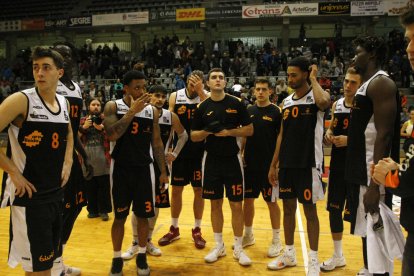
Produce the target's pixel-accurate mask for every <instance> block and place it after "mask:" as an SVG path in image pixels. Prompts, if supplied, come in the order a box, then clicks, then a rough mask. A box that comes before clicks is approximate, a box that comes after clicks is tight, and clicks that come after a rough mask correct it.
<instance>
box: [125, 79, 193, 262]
mask: <svg viewBox="0 0 414 276" xmlns="http://www.w3.org/2000/svg"><path fill="white" fill-rule="evenodd" d="M149 93H150V94H151V105H152V106H154V107H155V108H157V110H158V113H159V115H160V117H159V120H158V124H159V125H160V131H161V139H162V143H163V145H164V148H165V150H164V152H165V159H166V161H167V163H168V165H169V166H171V163H172V162H173V161H174V160H175V158H176V156H178V154H179V153H180V151H181V149H182V148H183V147H184V145H185V143H186V142H187V140H188V134H187V132H186V131H185V129H184V127H183V126H182V125H181V123H180V119H179V118H178V116H177V114H175V113H173V112H171V111H169V110H167V109H164V108H163V106H164V104H165V102H166V101H167V89H165V87H164V86H162V85H153V86H151V88H150V90H149ZM172 131H174V132H175V133H177V136H178V141H177V143H176V146H175V148H174V150H173V151H169V147H170V141H171V139H170V138H171V134H172ZM154 166H155V171H156V173H158V174H159V169H158V167H157V164H156V163H155V164H154ZM168 207H170V199H169V195H168V189H165V190H164V191H162V190H161V189H160V188H159V183H156V185H155V216H154V217H152V218H149V219H148V220H149V233H148V243H147V253H148V254H150V255H153V256H160V255H161V254H162V252H161V249H159V248H157V247H155V246H154V244H153V243H152V242H151V240H152V233H153V231H154V227H155V223H156V222H157V217H158V213H159V208H168ZM131 223H132V234H133V240H132V245H131V246H130V248H128V250H127V251H126V252H125V253H123V254H122V258H123V259H124V260H129V259H131V258H132V257H133V256H134V255H135V254H137V253H138V233H137V220H136V217H135V215H134V216H132V217H131Z"/></svg>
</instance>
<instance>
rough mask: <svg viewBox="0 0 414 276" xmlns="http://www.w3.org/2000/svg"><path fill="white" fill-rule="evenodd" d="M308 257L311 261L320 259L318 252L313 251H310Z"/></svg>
mask: <svg viewBox="0 0 414 276" xmlns="http://www.w3.org/2000/svg"><path fill="white" fill-rule="evenodd" d="M308 256H309V259H310V258H315V259H318V251H313V250H312V249H311V250H309V254H308Z"/></svg>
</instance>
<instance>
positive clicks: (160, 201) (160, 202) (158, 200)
mask: <svg viewBox="0 0 414 276" xmlns="http://www.w3.org/2000/svg"><path fill="white" fill-rule="evenodd" d="M154 170H155V207H156V208H169V207H170V196H169V193H168V189H166V190H164V191H163V192H162V191H161V187H160V174H161V172H160V169H159V168H158V166H157V164H156V163H154ZM167 171H168V170H167Z"/></svg>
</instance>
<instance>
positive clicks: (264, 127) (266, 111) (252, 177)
mask: <svg viewBox="0 0 414 276" xmlns="http://www.w3.org/2000/svg"><path fill="white" fill-rule="evenodd" d="M269 86H270V83H269V80H268V79H264V78H261V79H256V81H255V85H254V95H255V97H256V103H255V104H254V105H252V106H249V107H248V108H247V111H248V112H249V115H250V119H251V120H252V122H253V127H254V133H253V136H250V137H247V138H244V139H243V141H244V143H243V145H244V144H245V146H244V150H243V145H242V152H243V156H244V161H245V169H244V171H245V175H244V177H245V191H244V205H243V212H244V236H243V247H245V246H249V245H252V244H254V243H255V239H254V235H253V230H252V227H253V218H254V200H255V198H258V197H259V194H260V192H261V193H262V196H263V199H264V200H265V201H266V204H267V207H268V208H269V215H270V221H271V224H272V232H273V239H272V243H271V244H270V247H269V250H268V252H267V256H268V257H270V258H273V257H276V256H278V255H279V254H280V251H281V250H282V246H281V244H280V209H279V205H278V204H277V198H278V194H279V191H278V190H277V189H276V188H273V187H272V185H271V184H270V183H269V179H268V177H267V173H268V168H269V166H270V163H271V162H272V157H273V153H274V152H275V147H276V140H277V135H278V132H279V129H280V122H281V120H282V116H281V112H280V108H279V107H278V106H276V105H274V104H272V103H271V102H270V98H269V97H270V94H271V88H270V87H269Z"/></svg>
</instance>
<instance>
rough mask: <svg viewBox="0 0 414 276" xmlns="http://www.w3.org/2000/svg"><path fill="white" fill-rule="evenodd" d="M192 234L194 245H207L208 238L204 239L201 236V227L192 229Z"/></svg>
mask: <svg viewBox="0 0 414 276" xmlns="http://www.w3.org/2000/svg"><path fill="white" fill-rule="evenodd" d="M191 232H192V233H191V234H192V236H193V241H194V245H195V247H196V248H198V249H203V248H204V247H206V240H205V239H203V237H202V236H201V229H200V227H196V228H194V229H191Z"/></svg>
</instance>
